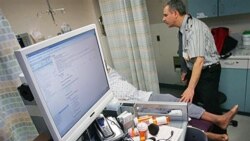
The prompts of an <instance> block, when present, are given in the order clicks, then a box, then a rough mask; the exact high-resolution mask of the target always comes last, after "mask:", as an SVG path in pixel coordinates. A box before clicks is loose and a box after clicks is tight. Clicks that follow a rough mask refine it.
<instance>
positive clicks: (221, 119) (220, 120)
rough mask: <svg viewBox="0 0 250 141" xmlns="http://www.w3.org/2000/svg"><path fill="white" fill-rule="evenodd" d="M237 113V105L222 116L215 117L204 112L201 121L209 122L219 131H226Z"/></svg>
mask: <svg viewBox="0 0 250 141" xmlns="http://www.w3.org/2000/svg"><path fill="white" fill-rule="evenodd" d="M237 112H238V105H235V106H234V107H233V108H232V109H231V110H230V111H228V112H226V113H225V114H223V115H215V114H212V113H209V112H204V113H203V114H202V116H201V119H203V120H207V121H210V122H212V123H214V124H215V125H217V126H219V127H220V128H221V129H226V128H227V126H228V124H229V123H230V122H231V120H232V119H233V118H234V116H235V115H236V113H237Z"/></svg>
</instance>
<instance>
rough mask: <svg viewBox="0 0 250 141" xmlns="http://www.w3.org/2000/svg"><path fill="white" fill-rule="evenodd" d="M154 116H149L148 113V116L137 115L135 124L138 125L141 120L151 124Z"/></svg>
mask: <svg viewBox="0 0 250 141" xmlns="http://www.w3.org/2000/svg"><path fill="white" fill-rule="evenodd" d="M152 118H153V117H152V116H148V115H146V116H140V117H135V118H134V123H135V125H137V124H138V123H140V122H145V123H147V124H150V123H149V120H150V119H152Z"/></svg>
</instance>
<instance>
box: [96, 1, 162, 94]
mask: <svg viewBox="0 0 250 141" xmlns="http://www.w3.org/2000/svg"><path fill="white" fill-rule="evenodd" d="M99 4H100V8H101V13H102V17H103V23H104V27H105V31H106V35H107V40H108V46H109V49H110V52H111V57H112V61H113V64H114V68H115V69H116V70H117V71H118V72H119V73H120V74H121V75H122V76H123V77H125V78H126V79H127V80H128V81H129V82H131V83H132V84H133V85H134V86H136V87H137V88H138V89H140V90H145V91H153V92H154V93H159V82H158V76H157V70H156V64H155V57H154V52H153V45H152V40H151V34H150V26H149V20H148V13H147V7H146V2H145V0H99Z"/></svg>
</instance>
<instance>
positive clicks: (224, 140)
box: [206, 132, 228, 141]
mask: <svg viewBox="0 0 250 141" xmlns="http://www.w3.org/2000/svg"><path fill="white" fill-rule="evenodd" d="M206 135H207V137H208V138H209V139H210V140H212V141H228V135H227V134H215V133H211V132H206Z"/></svg>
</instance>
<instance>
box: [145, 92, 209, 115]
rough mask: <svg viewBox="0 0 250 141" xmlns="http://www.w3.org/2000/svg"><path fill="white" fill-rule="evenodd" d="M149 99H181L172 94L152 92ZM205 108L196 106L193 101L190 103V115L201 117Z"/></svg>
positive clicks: (172, 100)
mask: <svg viewBox="0 0 250 141" xmlns="http://www.w3.org/2000/svg"><path fill="white" fill-rule="evenodd" d="M149 101H164V102H179V101H180V99H179V98H177V97H175V96H173V95H171V94H152V95H151V96H150V98H149ZM204 112H205V109H203V108H202V107H199V106H196V105H194V104H192V103H188V116H189V117H191V118H196V119H200V118H201V116H202V114H203V113H204Z"/></svg>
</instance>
